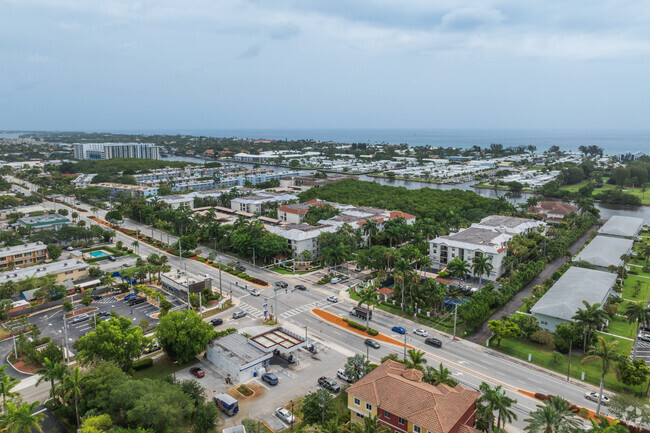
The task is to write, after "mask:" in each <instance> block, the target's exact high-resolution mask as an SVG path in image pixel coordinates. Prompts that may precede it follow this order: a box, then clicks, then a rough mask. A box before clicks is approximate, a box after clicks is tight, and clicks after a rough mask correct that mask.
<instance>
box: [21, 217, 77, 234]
mask: <svg viewBox="0 0 650 433" xmlns="http://www.w3.org/2000/svg"><path fill="white" fill-rule="evenodd" d="M71 223H72V221H70V220H69V219H68V218H66V217H64V216H63V215H59V214H48V215H40V216H32V217H23V218H20V219H19V220H18V222H17V225H18V227H25V228H27V229H31V230H34V231H39V230H60V229H61V227H63V226H66V225H68V224H71Z"/></svg>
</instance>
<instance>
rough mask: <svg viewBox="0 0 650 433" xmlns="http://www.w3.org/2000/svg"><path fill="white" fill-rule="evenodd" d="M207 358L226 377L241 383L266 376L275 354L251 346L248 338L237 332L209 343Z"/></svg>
mask: <svg viewBox="0 0 650 433" xmlns="http://www.w3.org/2000/svg"><path fill="white" fill-rule="evenodd" d="M205 356H206V358H207V359H208V361H210V362H211V363H212V364H214V365H215V367H216V368H217V369H219V370H221V371H222V372H223V373H225V374H224V376H229V377H230V379H231V380H232V381H233V382H234V383H239V382H244V381H246V380H248V379H252V378H253V377H255V376H261V375H262V374H264V372H265V371H266V369H265V367H266V366H267V365H268V363H269V359H271V358H272V357H273V352H270V353H267V352H264V351H263V350H261V349H259V348H258V347H256V346H253V345H252V344H250V343H249V340H248V338H246V337H245V336H243V335H242V334H239V333H237V332H235V333H232V334H228V335H225V336H223V337H220V338H215V339H214V340H212V341H211V342H210V343H208V346H207V348H206V351H205Z"/></svg>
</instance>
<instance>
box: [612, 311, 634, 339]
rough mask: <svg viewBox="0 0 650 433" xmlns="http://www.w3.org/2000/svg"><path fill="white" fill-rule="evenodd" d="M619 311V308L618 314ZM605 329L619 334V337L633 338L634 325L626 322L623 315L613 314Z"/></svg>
mask: <svg viewBox="0 0 650 433" xmlns="http://www.w3.org/2000/svg"><path fill="white" fill-rule="evenodd" d="M620 311H621V310H620V309H619V314H620ZM623 311H625V310H623ZM605 331H606V332H608V333H610V334H616V335H620V336H621V337H627V338H634V334H635V333H636V325H635V324H630V323H628V321H627V320H626V319H625V318H624V317H618V316H614V317H612V318H611V319H609V325H608V326H607V329H606V330H605Z"/></svg>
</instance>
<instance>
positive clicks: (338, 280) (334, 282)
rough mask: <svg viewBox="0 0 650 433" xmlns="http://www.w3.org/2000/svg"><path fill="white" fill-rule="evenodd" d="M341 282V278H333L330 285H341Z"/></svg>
mask: <svg viewBox="0 0 650 433" xmlns="http://www.w3.org/2000/svg"><path fill="white" fill-rule="evenodd" d="M340 282H341V279H340V278H339V277H334V278H332V279H331V280H330V283H332V284H336V283H340Z"/></svg>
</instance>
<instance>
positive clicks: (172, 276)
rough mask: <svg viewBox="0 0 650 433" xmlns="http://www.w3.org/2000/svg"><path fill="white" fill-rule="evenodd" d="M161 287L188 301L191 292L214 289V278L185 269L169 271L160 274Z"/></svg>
mask: <svg viewBox="0 0 650 433" xmlns="http://www.w3.org/2000/svg"><path fill="white" fill-rule="evenodd" d="M160 287H162V288H163V289H164V290H166V291H168V292H170V293H171V294H173V295H174V296H176V297H178V298H181V299H183V300H185V301H187V300H188V298H189V294H190V293H200V292H202V291H203V290H204V289H210V290H212V278H205V277H199V276H197V275H193V274H189V273H187V272H185V271H178V270H175V271H169V272H165V273H163V274H161V275H160Z"/></svg>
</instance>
